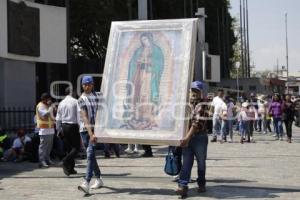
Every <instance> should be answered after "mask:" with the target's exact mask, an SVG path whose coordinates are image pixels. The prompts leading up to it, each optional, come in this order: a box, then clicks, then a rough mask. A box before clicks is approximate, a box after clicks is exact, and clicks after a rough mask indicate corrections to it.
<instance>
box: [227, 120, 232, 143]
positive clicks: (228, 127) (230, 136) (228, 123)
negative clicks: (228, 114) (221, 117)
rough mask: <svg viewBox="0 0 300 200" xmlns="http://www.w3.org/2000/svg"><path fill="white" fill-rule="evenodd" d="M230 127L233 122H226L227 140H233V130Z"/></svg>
mask: <svg viewBox="0 0 300 200" xmlns="http://www.w3.org/2000/svg"><path fill="white" fill-rule="evenodd" d="M232 125H233V120H230V119H229V120H227V126H226V127H227V128H226V131H227V134H228V135H229V138H230V139H231V140H232V139H233V129H232Z"/></svg>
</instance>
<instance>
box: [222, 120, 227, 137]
mask: <svg viewBox="0 0 300 200" xmlns="http://www.w3.org/2000/svg"><path fill="white" fill-rule="evenodd" d="M227 135H228V132H227V121H226V120H221V139H222V140H224V139H225V138H226V136H227Z"/></svg>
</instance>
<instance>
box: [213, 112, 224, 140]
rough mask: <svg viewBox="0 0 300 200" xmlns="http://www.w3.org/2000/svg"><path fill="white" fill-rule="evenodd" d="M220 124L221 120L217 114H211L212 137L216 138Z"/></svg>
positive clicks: (219, 130)
mask: <svg viewBox="0 0 300 200" xmlns="http://www.w3.org/2000/svg"><path fill="white" fill-rule="evenodd" d="M221 126H222V120H221V119H220V117H219V116H213V138H217V137H218V135H220V132H221Z"/></svg>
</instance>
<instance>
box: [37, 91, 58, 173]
mask: <svg viewBox="0 0 300 200" xmlns="http://www.w3.org/2000/svg"><path fill="white" fill-rule="evenodd" d="M51 104H52V101H51V96H50V95H49V94H48V93H43V94H42V96H41V102H39V103H38V105H37V106H36V121H37V128H38V129H39V136H40V145H39V161H40V165H39V166H40V167H49V165H50V164H54V163H53V162H52V161H51V160H50V153H51V150H52V146H53V137H54V133H55V130H54V118H53V113H52V111H53V108H52V107H51Z"/></svg>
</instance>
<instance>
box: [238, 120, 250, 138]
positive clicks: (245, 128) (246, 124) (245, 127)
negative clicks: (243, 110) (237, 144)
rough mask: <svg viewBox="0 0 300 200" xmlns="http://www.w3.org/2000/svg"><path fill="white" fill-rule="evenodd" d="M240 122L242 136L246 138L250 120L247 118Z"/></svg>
mask: <svg viewBox="0 0 300 200" xmlns="http://www.w3.org/2000/svg"><path fill="white" fill-rule="evenodd" d="M239 123H240V134H241V138H245V137H246V135H248V134H249V129H250V127H249V124H250V122H249V121H247V120H242V121H240V122H239Z"/></svg>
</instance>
